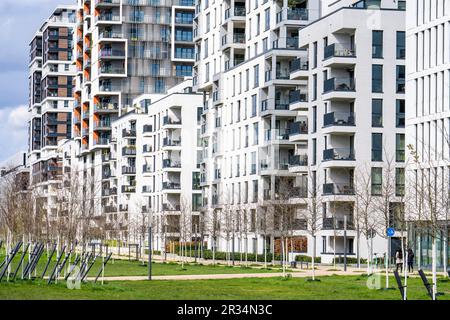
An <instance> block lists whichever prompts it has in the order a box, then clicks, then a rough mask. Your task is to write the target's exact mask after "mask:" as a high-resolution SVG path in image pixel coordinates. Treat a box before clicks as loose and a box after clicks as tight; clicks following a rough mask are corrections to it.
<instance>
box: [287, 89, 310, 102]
mask: <svg viewBox="0 0 450 320" xmlns="http://www.w3.org/2000/svg"><path fill="white" fill-rule="evenodd" d="M297 102H308V94H307V93H304V92H301V91H300V90H295V91H291V92H289V104H292V103H297Z"/></svg>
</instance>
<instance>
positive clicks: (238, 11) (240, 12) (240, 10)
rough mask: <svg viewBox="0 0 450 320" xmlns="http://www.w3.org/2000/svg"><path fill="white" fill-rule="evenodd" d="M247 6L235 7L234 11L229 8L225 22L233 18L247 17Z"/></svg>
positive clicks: (226, 11)
mask: <svg viewBox="0 0 450 320" xmlns="http://www.w3.org/2000/svg"><path fill="white" fill-rule="evenodd" d="M245 16H246V12H245V6H235V7H234V10H231V8H227V9H226V10H225V20H227V19H229V18H233V17H245Z"/></svg>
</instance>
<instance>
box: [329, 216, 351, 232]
mask: <svg viewBox="0 0 450 320" xmlns="http://www.w3.org/2000/svg"><path fill="white" fill-rule="evenodd" d="M344 228H345V222H344V218H323V223H322V230H344ZM347 229H348V230H354V229H355V226H354V224H353V221H352V220H351V219H347Z"/></svg>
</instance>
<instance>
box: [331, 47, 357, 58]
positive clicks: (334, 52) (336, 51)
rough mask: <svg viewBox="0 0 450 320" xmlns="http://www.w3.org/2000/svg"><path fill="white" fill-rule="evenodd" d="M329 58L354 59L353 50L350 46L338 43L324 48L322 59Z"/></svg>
mask: <svg viewBox="0 0 450 320" xmlns="http://www.w3.org/2000/svg"><path fill="white" fill-rule="evenodd" d="M331 57H349V58H354V57H356V53H355V49H354V48H351V47H350V46H344V45H341V44H339V43H333V44H330V45H329V46H327V47H325V50H324V59H328V58H331Z"/></svg>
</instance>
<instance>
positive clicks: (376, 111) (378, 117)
mask: <svg viewBox="0 0 450 320" xmlns="http://www.w3.org/2000/svg"><path fill="white" fill-rule="evenodd" d="M382 126H383V100H381V99H372V127H382Z"/></svg>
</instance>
